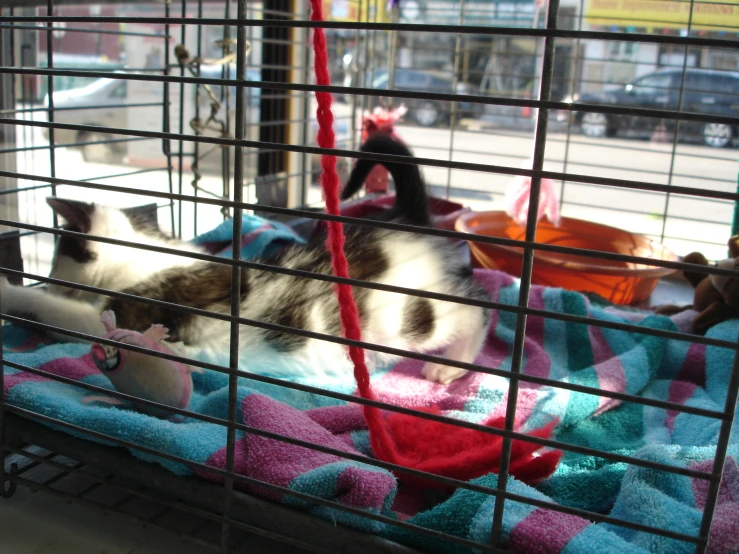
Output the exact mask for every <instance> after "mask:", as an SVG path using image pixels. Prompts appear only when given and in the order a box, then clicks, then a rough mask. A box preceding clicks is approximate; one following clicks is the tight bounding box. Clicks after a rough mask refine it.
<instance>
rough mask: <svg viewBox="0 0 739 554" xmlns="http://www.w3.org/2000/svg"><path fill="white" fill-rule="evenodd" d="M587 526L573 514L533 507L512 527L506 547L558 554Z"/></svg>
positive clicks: (533, 552)
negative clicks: (534, 508)
mask: <svg viewBox="0 0 739 554" xmlns="http://www.w3.org/2000/svg"><path fill="white" fill-rule="evenodd" d="M588 525H590V523H589V522H588V521H586V520H584V519H582V518H579V517H577V516H572V515H569V514H561V513H557V512H554V511H552V510H544V509H536V510H534V511H533V512H531V513H530V514H529V515H528V517H526V518H525V519H524V520H523V521H521V522H520V523H519V524H518V525H516V526H515V527H514V528H513V530H512V531H511V537H510V540H509V541H508V547H509V548H510V550H512V551H513V552H526V554H559V552H561V551H562V549H563V548H564V547H565V546H567V543H568V542H570V540H572V538H573V537H575V536H576V535H577V534H579V533H580V532H581V531H582V530H583V529H585V528H586V527H587V526H588Z"/></svg>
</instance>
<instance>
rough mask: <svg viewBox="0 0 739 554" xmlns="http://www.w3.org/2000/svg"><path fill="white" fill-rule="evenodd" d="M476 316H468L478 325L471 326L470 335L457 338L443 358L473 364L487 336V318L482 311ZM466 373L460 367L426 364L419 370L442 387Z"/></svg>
mask: <svg viewBox="0 0 739 554" xmlns="http://www.w3.org/2000/svg"><path fill="white" fill-rule="evenodd" d="M476 312H477V316H478V317H475V315H474V314H470V315H471V316H472V317H475V319H478V318H479V324H475V325H473V329H472V332H471V333H468V334H466V335H462V336H459V337H457V338H456V339H455V340H454V342H452V343H451V344H450V345H449V346H448V347H447V349H446V350H445V351H444V354H443V356H444V357H445V358H448V359H450V360H454V361H456V362H464V363H470V364H471V363H473V362H474V361H475V358H476V357H477V355H478V354H479V353H480V350H481V349H482V346H483V344H484V343H485V337H486V335H487V324H486V323H487V320H488V318H487V317H486V316H485V314H484V313H483V310H481V309H478V310H476ZM466 373H467V370H466V369H462V368H461V367H452V366H448V365H444V364H439V363H434V362H426V364H425V365H424V366H423V369H422V370H421V374H422V375H423V376H424V377H425V378H426V379H428V380H429V381H436V382H437V383H441V384H442V385H448V384H449V383H451V382H452V381H454V380H455V379H459V378H460V377H462V376H464V375H465V374H466Z"/></svg>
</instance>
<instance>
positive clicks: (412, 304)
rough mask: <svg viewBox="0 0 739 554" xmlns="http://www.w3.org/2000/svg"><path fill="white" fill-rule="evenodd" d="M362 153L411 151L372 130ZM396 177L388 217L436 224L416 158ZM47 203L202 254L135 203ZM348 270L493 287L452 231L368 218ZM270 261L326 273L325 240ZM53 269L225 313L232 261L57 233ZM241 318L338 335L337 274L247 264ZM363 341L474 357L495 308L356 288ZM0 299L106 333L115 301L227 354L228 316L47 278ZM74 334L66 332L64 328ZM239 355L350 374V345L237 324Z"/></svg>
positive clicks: (67, 215)
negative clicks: (478, 276) (44, 286)
mask: <svg viewBox="0 0 739 554" xmlns="http://www.w3.org/2000/svg"><path fill="white" fill-rule="evenodd" d="M362 149H363V150H364V151H367V152H375V153H383V154H394V155H399V156H411V155H412V154H411V152H410V151H409V150H408V149H407V148H406V147H405V146H403V145H402V144H399V143H398V142H396V141H394V140H392V139H390V138H389V137H387V136H385V135H376V136H375V137H374V138H371V139H369V140H368V141H367V142H366V143H365V145H363V147H362ZM375 165H376V163H375V162H372V161H367V160H360V161H358V163H357V164H356V166H355V168H354V170H353V171H352V174H351V176H350V178H349V181H348V183H347V185H346V187H345V188H344V191H343V193H342V197H343V198H348V197H350V196H352V195H353V194H354V193H356V192H357V191H358V190H359V188H360V187H361V185H362V183H363V182H364V180H365V177H366V176H367V174H368V173H369V171H370V170H371V169H372V168H373V167H374V166H375ZM384 165H386V167H387V168H388V170H389V171H390V173H391V174H392V176H393V179H394V181H395V183H396V189H397V199H396V203H395V205H394V206H393V208H392V209H391V210H390V212H389V214H388V215H387V217H389V218H390V219H392V220H394V221H401V222H405V223H410V224H416V225H428V224H429V218H430V216H429V210H428V198H427V196H426V190H425V185H424V182H423V180H422V177H421V174H420V172H419V169H418V167H417V166H416V165H412V164H404V163H388V164H384ZM48 203H49V205H50V206H51V207H52V209H53V210H54V211H55V212H56V213H57V214H58V215H60V216H61V217H62V218H64V220H65V221H66V222H67V225H66V228H67V229H69V230H74V231H78V232H81V233H85V234H89V235H97V236H101V237H108V238H113V239H119V240H125V241H130V242H136V243H139V244H145V245H157V246H165V247H169V248H175V249H178V250H183V251H188V252H198V251H200V250H199V249H198V247H197V246H194V245H193V244H191V243H188V242H183V241H178V240H173V239H171V238H169V237H167V236H166V235H164V234H163V233H162V232H161V231H160V230H159V228H158V227H157V226H156V223H155V220H154V221H151V220H147V219H146V218H144V217H142V216H141V214H140V213H139V212H137V211H136V210H121V209H117V208H112V207H104V206H98V205H94V204H87V203H84V202H78V201H71V200H62V199H59V198H49V199H48ZM345 250H346V254H347V257H348V261H349V267H350V274H351V276H352V277H353V278H355V279H362V280H367V281H373V282H376V283H382V284H387V285H394V286H401V287H407V288H412V289H419V290H423V291H429V292H437V293H446V294H453V295H459V296H463V297H468V298H474V299H479V300H486V299H488V296H487V294H486V293H485V291H484V290H482V289H481V288H480V287H479V286H477V285H476V284H475V283H474V282H473V280H472V271H471V269H470V267H469V266H468V264H466V263H465V262H463V261H462V260H461V258H460V256H459V253H458V250H457V249H456V247H454V246H453V245H452V244H450V243H449V242H448V241H447V240H445V239H441V238H437V237H429V236H424V235H418V234H413V233H406V232H398V231H389V230H383V229H376V228H370V227H366V226H362V225H357V226H348V227H347V228H346V246H345ZM259 261H262V262H264V263H267V264H271V265H279V266H282V267H286V268H295V269H301V270H307V271H312V272H317V273H323V274H331V263H330V258H329V254H328V252H327V251H326V249H325V246H324V244H323V238H320V240H316V241H315V242H313V243H310V244H307V245H295V246H290V247H287V248H285V249H284V250H283V251H281V252H280V253H279V254H277V255H275V256H272V257H271V258H269V259H263V260H259ZM51 277H53V278H57V279H62V280H66V281H70V282H74V283H80V284H84V285H91V286H95V287H102V288H105V289H110V290H113V291H123V292H126V293H131V294H135V295H138V296H142V297H145V298H152V299H158V300H163V301H166V302H171V303H176V304H181V305H186V306H191V307H195V308H201V309H204V310H210V311H214V312H218V313H223V314H228V313H230V294H231V267H230V266H229V265H223V264H216V263H207V262H202V261H199V260H194V259H192V258H186V257H181V256H176V255H164V254H160V253H157V252H150V251H146V250H141V249H137V248H129V247H124V246H116V245H111V244H106V243H102V242H96V241H93V240H81V239H76V238H71V237H60V238H59V240H58V244H57V249H56V251H55V254H54V260H53V265H52V270H51ZM240 288H241V312H240V315H241V317H244V318H249V319H253V320H258V321H262V322H266V323H273V324H279V325H285V326H288V327H294V328H298V329H304V330H309V331H313V332H317V333H327V334H329V335H334V336H340V334H341V328H340V322H339V316H338V306H337V301H336V298H335V295H334V288H333V285H332V284H331V283H327V282H323V281H316V280H312V279H304V278H297V277H291V276H286V275H281V274H277V273H271V272H268V271H261V270H253V269H243V270H242V272H241V287H240ZM354 293H355V298H356V300H357V304H358V308H359V312H360V317H361V321H362V333H363V334H362V338H363V340H365V341H367V342H370V343H376V344H379V345H383V346H387V347H392V348H400V349H406V350H411V351H415V352H430V351H434V350H437V349H440V348H446V350H445V352H444V356H446V357H448V358H450V359H453V360H457V361H461V362H473V361H474V359H475V357H476V356H477V354H478V353H479V351H480V348H481V346H482V344H483V341H484V339H485V336H486V333H487V328H488V322H489V312H488V310H485V309H482V308H478V307H474V306H468V305H463V304H456V303H451V302H442V301H437V300H429V299H425V298H420V297H414V296H408V295H403V294H397V293H389V292H383V291H378V290H372V289H366V288H361V287H354ZM0 303H1V304H2V310H3V312H5V313H9V314H13V315H18V316H19V317H25V318H28V319H31V320H34V321H38V322H41V323H45V324H49V325H55V326H59V327H62V328H66V329H70V330H74V331H78V332H84V333H89V334H91V335H95V336H100V335H103V334H104V333H105V330H104V328H103V326H102V323H100V314H101V312H102V311H103V310H108V309H110V310H113V311H114V312H115V314H116V318H117V321H118V326H119V327H121V328H124V329H132V330H136V331H144V330H146V329H147V328H148V327H149V326H150V325H151V324H153V323H161V324H163V325H164V326H166V327H168V328H169V329H170V335H171V340H173V341H175V342H178V343H179V342H181V343H182V344H183V345H184V346H183V349H184V353H185V354H187V353H188V352H191V349H215V350H221V351H227V349H228V342H229V325H230V324H229V323H228V322H225V321H221V320H217V319H211V318H207V317H203V316H198V315H192V314H187V313H183V312H179V311H175V310H169V309H164V308H161V307H158V306H153V305H149V304H145V303H141V302H136V301H132V300H125V299H120V298H109V297H105V296H102V297H99V296H97V295H95V294H92V293H87V292H81V291H77V290H74V289H70V288H66V287H58V286H50V287H49V288H48V292H44V291H41V290H36V289H32V288H24V287H15V286H12V285H10V284H8V283H7V281H6V280H4V279H3V280H2V283H0ZM66 339H67V340H69V337H68V336H67V337H66ZM239 348H240V357H241V359H242V360H250V359H256V358H257V357H260V356H262V357H266V358H269V357H270V356H271V357H272V358H273V359H274V357H276V356H277V357H279V358H281V359H286V360H289V361H290V363H280V364H275V365H276V367H279V368H282V369H279V370H276V373H282V374H285V373H291V372H292V373H294V372H298V373H303V374H310V373H319V374H320V373H327V374H346V373H344V372H348V371H350V367H351V366H350V365H349V362H348V360H347V356H346V353H345V348H344V347H343V346H341V345H338V344H336V343H330V342H325V341H321V340H318V339H314V338H305V337H301V336H298V335H293V334H288V333H282V332H277V331H274V330H265V329H261V328H257V327H253V326H247V325H242V326H241V327H240V338H239ZM368 355H369V359H370V361H371V362H372V361H375V362H378V361H383V362H385V361H388V360H389V358H388V356H387V355H384V354H383V355H377V354H373V353H372V352H369V351H368ZM465 373H466V371H465V370H462V369H460V368H454V367H449V366H445V365H439V364H433V363H428V364H426V365H425V366H424V368H423V375H424V376H425V377H426V378H427V379H430V380H432V381H437V382H440V383H449V382H451V381H453V380H454V379H457V378H458V377H461V376H462V375H464V374H465Z"/></svg>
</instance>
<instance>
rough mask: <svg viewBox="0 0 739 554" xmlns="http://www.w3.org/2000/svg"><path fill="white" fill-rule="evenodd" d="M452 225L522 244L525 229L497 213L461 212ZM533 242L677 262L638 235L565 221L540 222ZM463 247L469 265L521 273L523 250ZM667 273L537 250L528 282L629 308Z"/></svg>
mask: <svg viewBox="0 0 739 554" xmlns="http://www.w3.org/2000/svg"><path fill="white" fill-rule="evenodd" d="M455 227H456V229H457V231H462V232H465V233H472V234H475V235H483V236H489V237H501V238H508V239H516V240H524V238H525V236H526V228H525V227H524V226H521V225H518V224H517V223H516V222H515V221H513V220H512V219H511V218H510V217H508V215H507V214H506V213H505V212H502V211H496V212H469V213H466V214H463V215H461V216H460V217H459V218H458V219H457V222H456V224H455ZM536 241H537V242H539V243H543V244H553V245H559V246H568V247H573V248H585V249H588V250H599V251H601V252H615V253H619V254H628V255H632V256H641V257H645V258H653V259H657V260H670V261H677V260H678V257H677V256H676V255H675V254H673V253H672V252H671V251H670V250H668V249H667V248H666V247H665V246H663V245H662V244H660V243H659V242H655V241H653V240H651V239H649V238H647V237H645V236H643V235H636V234H633V233H629V232H627V231H624V230H622V229H616V228H615V227H608V226H606V225H600V224H599V223H591V222H589V221H583V220H581V219H571V218H568V217H563V218H562V222H561V224H560V226H559V227H555V226H554V225H552V224H551V223H549V222H548V221H542V222H540V223H539V224H538V226H537V232H536ZM469 244H470V250H471V251H472V258H473V263H474V265H475V266H477V267H484V268H490V269H499V270H501V271H505V272H506V273H509V274H511V275H515V276H520V275H521V265H522V261H523V248H515V247H510V246H502V245H497V244H484V243H476V242H473V241H470V242H469ZM673 273H675V270H673V269H666V268H662V267H653V266H648V265H644V264H635V263H628V262H622V261H613V260H603V259H597V258H589V257H587V256H578V255H574V254H560V253H558V252H543V251H540V250H537V251H535V253H534V268H533V275H532V282H533V283H535V284H537V285H546V286H550V287H559V288H563V289H568V290H574V291H579V292H592V293H596V294H598V295H600V296H602V297H603V298H605V299H606V300H609V301H610V302H613V303H615V304H634V303H637V302H642V301H644V300H646V299H647V298H649V295H650V294H652V291H653V290H654V287H656V286H657V282H658V281H659V279H661V278H662V277H665V276H667V275H670V274H673Z"/></svg>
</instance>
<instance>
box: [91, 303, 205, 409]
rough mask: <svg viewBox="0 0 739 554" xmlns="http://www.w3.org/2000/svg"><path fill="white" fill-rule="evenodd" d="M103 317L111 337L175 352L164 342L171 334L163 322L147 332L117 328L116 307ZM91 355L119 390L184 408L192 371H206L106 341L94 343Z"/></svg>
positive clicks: (95, 399) (111, 401)
mask: <svg viewBox="0 0 739 554" xmlns="http://www.w3.org/2000/svg"><path fill="white" fill-rule="evenodd" d="M100 321H101V322H102V323H103V325H104V326H105V329H106V331H108V333H107V334H106V335H105V338H107V339H111V340H116V341H119V342H123V343H126V344H132V345H135V346H140V347H142V348H148V349H150V350H155V351H157V352H162V353H165V354H173V352H172V351H171V350H170V349H169V348H167V347H166V346H165V345H164V344H163V343H162V341H163V340H164V339H166V338H167V329H166V328H165V327H163V326H162V325H152V326H151V327H149V329H148V330H147V331H146V332H145V333H143V334H141V333H137V332H135V331H127V330H125V329H116V327H115V314H114V313H113V312H112V311H106V312H103V314H102V315H101V316H100ZM90 355H91V356H92V359H93V361H94V362H95V365H96V366H97V367H98V369H99V370H100V371H101V372H102V373H103V375H105V376H106V377H108V379H110V381H111V383H113V386H114V387H115V388H116V389H117V390H118V391H120V392H122V393H125V394H130V395H131V396H137V397H139V398H143V399H145V400H151V401H153V402H159V403H160V404H165V405H167V406H173V407H175V408H180V409H185V408H187V407H188V405H189V404H190V397H191V396H192V373H193V372H195V371H196V372H198V373H202V371H203V370H202V369H199V368H193V367H191V366H188V365H185V364H182V363H179V362H175V361H172V360H165V359H163V358H156V357H154V356H150V355H148V354H141V353H139V352H133V351H131V350H124V349H121V348H116V347H115V346H109V345H103V344H94V345H93V346H92V349H91V351H90ZM82 402H83V403H88V402H107V403H109V404H126V403H127V402H126V401H124V400H121V399H118V398H112V397H107V396H87V397H85V398H83V399H82ZM135 406H136V407H137V408H138V409H139V410H141V411H142V412H144V413H147V414H151V415H155V416H157V417H166V418H170V419H177V414H170V413H168V412H166V411H164V410H158V409H156V408H152V407H150V406H146V405H143V404H135Z"/></svg>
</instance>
